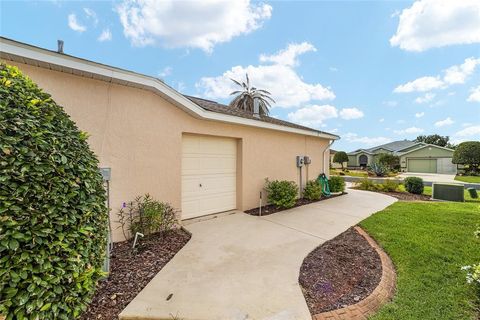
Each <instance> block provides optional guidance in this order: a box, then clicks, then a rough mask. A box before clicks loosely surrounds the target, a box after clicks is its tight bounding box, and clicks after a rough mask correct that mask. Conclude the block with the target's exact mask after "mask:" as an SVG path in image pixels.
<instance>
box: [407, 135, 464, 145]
mask: <svg viewBox="0 0 480 320" xmlns="http://www.w3.org/2000/svg"><path fill="white" fill-rule="evenodd" d="M415 142H424V143H428V144H434V145H436V146H439V147H445V148H450V149H455V145H454V144H451V143H450V137H449V136H441V135H439V134H431V135H426V136H425V135H422V136H418V137H417V138H416V139H415Z"/></svg>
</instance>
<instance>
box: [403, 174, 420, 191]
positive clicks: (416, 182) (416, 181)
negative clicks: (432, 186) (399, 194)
mask: <svg viewBox="0 0 480 320" xmlns="http://www.w3.org/2000/svg"><path fill="white" fill-rule="evenodd" d="M403 183H404V185H405V190H407V191H408V192H410V193H413V194H422V193H423V179H422V178H419V177H408V178H405V181H404V182H403Z"/></svg>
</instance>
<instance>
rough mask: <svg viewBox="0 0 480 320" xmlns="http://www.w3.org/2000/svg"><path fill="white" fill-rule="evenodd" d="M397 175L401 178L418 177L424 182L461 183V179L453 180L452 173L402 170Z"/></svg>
mask: <svg viewBox="0 0 480 320" xmlns="http://www.w3.org/2000/svg"><path fill="white" fill-rule="evenodd" d="M398 177H399V178H401V179H405V178H408V177H419V178H422V179H423V181H425V182H446V183H462V182H461V181H456V180H455V175H454V174H441V173H414V172H404V173H402V174H399V175H398Z"/></svg>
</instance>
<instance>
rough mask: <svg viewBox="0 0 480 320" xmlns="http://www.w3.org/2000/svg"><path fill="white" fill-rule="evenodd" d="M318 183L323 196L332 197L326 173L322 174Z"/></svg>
mask: <svg viewBox="0 0 480 320" xmlns="http://www.w3.org/2000/svg"><path fill="white" fill-rule="evenodd" d="M317 183H318V184H320V186H321V187H322V194H323V195H324V196H327V197H328V196H330V187H329V185H328V178H327V176H326V175H325V173H321V174H320V175H319V176H318V178H317Z"/></svg>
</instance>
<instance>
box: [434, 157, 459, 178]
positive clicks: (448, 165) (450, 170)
mask: <svg viewBox="0 0 480 320" xmlns="http://www.w3.org/2000/svg"><path fill="white" fill-rule="evenodd" d="M437 172H438V173H445V174H455V173H457V166H456V165H455V164H453V163H452V158H438V159H437Z"/></svg>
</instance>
